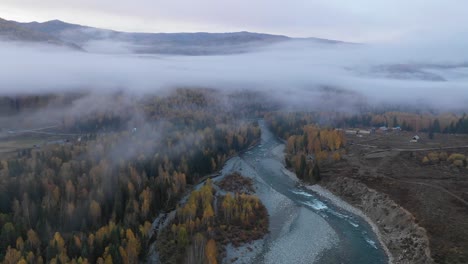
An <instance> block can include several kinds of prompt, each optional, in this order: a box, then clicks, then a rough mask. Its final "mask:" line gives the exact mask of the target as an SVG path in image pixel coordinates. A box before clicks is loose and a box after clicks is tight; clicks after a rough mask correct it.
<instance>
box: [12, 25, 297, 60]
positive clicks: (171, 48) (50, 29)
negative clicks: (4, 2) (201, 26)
mask: <svg viewBox="0 0 468 264" xmlns="http://www.w3.org/2000/svg"><path fill="white" fill-rule="evenodd" d="M18 24H19V25H21V26H23V27H25V28H28V29H30V30H34V31H39V32H42V33H45V34H49V35H51V36H54V37H56V38H58V39H61V40H63V41H67V42H73V43H76V44H78V45H80V46H83V47H84V48H85V49H86V47H88V48H90V49H93V48H95V44H99V43H100V44H103V43H104V42H112V43H114V44H116V43H120V44H121V45H123V46H125V47H126V48H127V49H129V50H130V51H132V52H136V53H162V54H184V55H204V54H224V53H239V52H244V51H247V50H248V49H249V48H251V47H256V46H264V45H268V44H272V43H278V42H281V41H287V40H290V39H291V38H289V37H286V36H280V35H270V34H260V33H251V32H234V33H205V32H198V33H128V32H119V31H113V30H106V29H99V28H93V27H87V26H81V25H75V24H70V23H65V22H63V21H60V20H52V21H47V22H44V23H38V22H31V23H18ZM100 46H101V47H105V45H100Z"/></svg>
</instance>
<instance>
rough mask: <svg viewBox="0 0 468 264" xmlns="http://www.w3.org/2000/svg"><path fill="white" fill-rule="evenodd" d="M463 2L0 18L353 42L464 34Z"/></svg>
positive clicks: (92, 4)
mask: <svg viewBox="0 0 468 264" xmlns="http://www.w3.org/2000/svg"><path fill="white" fill-rule="evenodd" d="M467 10H468V1H464V0H410V1H408V0H353V1H350V0H321V1H317V0H289V1H284V0H281V1H280V0H221V1H220V0H196V1H195V0H169V1H168V0H132V1H128V0H125V1H124V0H40V1H39V0H1V1H0V17H2V18H5V19H11V20H17V21H24V22H26V21H41V22H42V21H47V20H52V19H60V20H64V21H67V22H72V23H79V24H84V25H90V26H96V27H103V28H110V29H115V30H123V31H138V32H196V31H208V32H227V31H242V30H246V31H255V32H267V33H275V34H284V35H289V36H296V37H322V38H330V39H339V40H346V41H355V42H388V41H392V42H398V41H399V40H401V39H406V38H411V37H414V36H415V35H427V34H431V35H437V34H449V35H451V36H456V35H461V34H465V33H466V32H467V31H466V28H467V26H468V16H467V15H466V12H467Z"/></svg>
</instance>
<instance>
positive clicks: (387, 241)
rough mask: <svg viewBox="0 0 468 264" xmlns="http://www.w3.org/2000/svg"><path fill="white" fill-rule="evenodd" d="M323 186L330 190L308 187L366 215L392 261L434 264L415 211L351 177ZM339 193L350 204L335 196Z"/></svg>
mask: <svg viewBox="0 0 468 264" xmlns="http://www.w3.org/2000/svg"><path fill="white" fill-rule="evenodd" d="M320 185H321V186H322V187H323V188H325V189H326V190H325V189H323V188H321V186H309V187H308V188H309V189H310V190H312V191H314V192H316V193H317V194H319V195H322V196H324V197H325V198H327V199H329V200H331V201H332V202H334V203H335V204H337V205H338V206H340V207H342V208H343V209H345V210H348V211H350V212H352V213H354V214H357V215H359V216H361V217H363V219H365V220H366V221H367V222H368V223H369V224H370V225H371V226H372V228H373V229H374V231H375V233H376V234H377V235H378V237H379V240H380V241H381V243H382V245H384V249H385V250H386V252H387V254H388V256H389V262H390V263H395V264H403V263H424V264H426V263H428V264H430V263H434V260H433V259H432V258H431V252H430V248H429V239H428V237H427V233H426V230H425V229H424V228H422V227H420V226H419V225H418V224H417V223H416V221H415V218H414V217H413V215H412V214H411V213H409V212H408V211H407V210H405V209H404V208H402V207H401V206H399V205H398V204H396V203H395V202H394V201H393V200H391V199H390V198H389V197H388V196H387V195H385V194H382V193H379V192H377V191H375V190H373V189H370V188H368V187H367V186H366V185H365V184H363V183H361V182H359V181H357V180H355V179H351V178H347V177H333V178H328V179H326V180H323V181H322V182H321V183H320ZM335 195H336V196H338V197H340V198H341V199H343V200H344V201H345V202H346V203H343V201H340V200H341V199H339V200H337V199H336V198H334V197H333V196H335Z"/></svg>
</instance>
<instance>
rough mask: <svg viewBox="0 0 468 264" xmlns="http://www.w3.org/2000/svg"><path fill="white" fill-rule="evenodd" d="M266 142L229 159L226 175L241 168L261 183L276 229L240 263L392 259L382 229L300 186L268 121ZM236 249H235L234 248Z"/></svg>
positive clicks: (258, 185) (264, 130) (259, 191)
mask: <svg viewBox="0 0 468 264" xmlns="http://www.w3.org/2000/svg"><path fill="white" fill-rule="evenodd" d="M259 123H260V127H261V129H262V138H261V143H260V144H258V145H257V146H255V147H254V148H252V149H251V150H249V151H247V152H245V153H243V154H241V155H239V156H237V157H234V158H232V159H230V160H229V161H228V162H226V164H225V166H224V168H223V170H222V175H221V176H219V177H217V178H215V179H214V181H219V180H220V179H222V177H223V176H224V175H227V174H229V173H232V172H236V171H238V172H240V173H241V174H243V175H244V176H247V177H251V178H252V179H253V180H254V182H255V188H256V194H257V195H258V196H259V197H260V199H261V200H262V202H263V203H264V204H265V206H266V207H267V209H268V212H269V215H270V233H269V234H268V235H267V236H266V238H265V239H264V240H263V241H261V242H258V241H257V243H256V245H255V247H254V250H253V252H252V253H249V254H248V256H247V255H246V256H243V255H245V254H238V255H241V256H237V255H236V253H235V252H234V253H233V252H230V250H229V249H228V256H227V257H226V259H225V260H226V262H229V259H232V258H239V259H238V262H236V263H265V264H271V263H295V264H301V263H359V264H366V263H369V264H378V263H387V262H388V257H387V255H386V254H385V251H384V249H383V248H382V246H381V244H380V243H379V240H378V238H377V236H376V234H375V233H374V232H373V230H372V228H371V227H370V225H369V224H368V223H367V222H366V221H364V220H363V219H362V218H360V217H358V216H356V215H354V214H352V213H350V212H348V211H346V210H344V209H342V208H340V207H338V206H337V205H335V204H333V203H332V202H331V201H329V200H326V199H325V198H322V197H321V196H318V195H317V194H315V193H313V192H312V191H309V190H307V189H306V188H304V187H302V186H300V185H299V184H298V182H297V181H296V180H294V179H293V178H291V177H290V176H288V174H287V173H288V172H287V171H286V170H285V168H284V162H283V160H284V154H283V149H284V145H283V144H282V143H281V142H280V141H279V140H278V139H277V138H276V137H275V136H274V135H273V134H272V133H271V132H270V131H269V130H268V128H267V127H266V125H265V123H264V121H263V120H260V122H259ZM231 251H232V250H231Z"/></svg>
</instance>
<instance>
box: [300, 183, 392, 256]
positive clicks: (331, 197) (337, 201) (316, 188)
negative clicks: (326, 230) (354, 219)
mask: <svg viewBox="0 0 468 264" xmlns="http://www.w3.org/2000/svg"><path fill="white" fill-rule="evenodd" d="M306 188H307V189H308V190H310V191H312V192H314V193H315V194H317V195H318V196H320V197H322V198H324V199H326V200H328V201H330V202H332V203H333V204H334V205H335V206H337V207H339V208H341V209H343V210H345V211H348V212H350V213H352V214H354V215H357V216H359V217H360V218H362V219H363V220H364V221H366V222H367V224H369V226H370V227H371V228H372V231H374V233H375V234H376V236H377V238H378V240H379V243H380V245H381V246H382V248H383V250H384V251H385V254H386V255H387V257H388V263H389V264H392V263H394V260H393V255H392V253H391V252H390V250H389V249H388V247H387V245H386V244H385V242H384V239H383V236H382V233H381V232H380V230H379V228H378V227H377V225H376V224H375V223H374V221H372V220H371V219H370V218H369V217H368V216H367V215H366V214H364V213H363V212H362V211H361V210H359V209H358V208H356V207H354V206H352V205H351V204H349V203H347V202H346V201H344V200H343V199H341V198H340V197H338V196H336V195H335V194H333V193H332V192H330V191H329V190H327V189H325V188H324V187H322V186H320V185H317V184H316V185H309V186H306Z"/></svg>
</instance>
